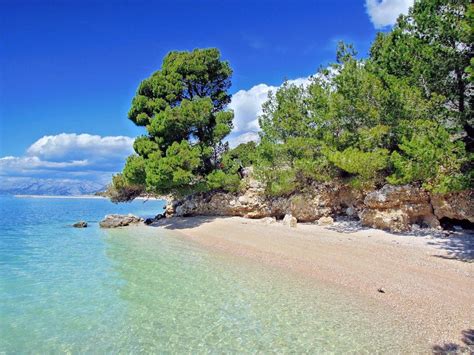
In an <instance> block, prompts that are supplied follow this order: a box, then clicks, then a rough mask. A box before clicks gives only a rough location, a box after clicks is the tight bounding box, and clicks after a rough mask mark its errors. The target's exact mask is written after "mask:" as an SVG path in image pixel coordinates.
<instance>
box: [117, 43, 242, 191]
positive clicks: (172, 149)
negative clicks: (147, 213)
mask: <svg viewBox="0 0 474 355" xmlns="http://www.w3.org/2000/svg"><path fill="white" fill-rule="evenodd" d="M231 75H232V69H231V68H230V65H229V63H228V62H226V61H222V60H221V58H220V52H219V50H217V49H215V48H211V49H196V50H193V51H191V52H170V53H169V54H168V55H167V56H166V57H165V58H164V60H163V63H162V66H161V69H160V70H158V71H156V72H155V73H153V74H152V75H151V76H150V77H149V78H147V79H145V80H143V81H142V82H141V83H140V85H139V87H138V90H137V93H136V95H135V97H134V98H133V100H132V105H131V108H130V111H129V114H128V117H129V119H130V120H132V121H133V122H134V123H135V124H136V125H138V126H144V127H145V128H146V131H147V134H146V135H143V136H140V137H138V138H137V139H136V140H135V143H134V150H135V152H136V155H133V156H131V157H129V158H128V159H127V162H126V165H125V168H124V170H123V174H122V175H123V176H122V179H123V181H124V184H125V186H129V187H134V189H136V187H138V186H139V187H141V190H142V191H148V192H152V193H156V194H170V193H171V194H183V193H187V192H189V191H193V190H199V189H206V188H207V178H208V176H209V175H210V174H211V173H212V172H213V171H214V170H216V169H218V167H219V164H220V159H221V155H222V153H223V152H224V151H225V150H226V149H227V147H226V145H225V144H223V143H222V140H223V138H224V137H225V136H227V135H228V134H229V133H230V131H231V129H232V119H233V112H232V111H230V110H227V109H226V107H227V104H228V103H229V102H230V95H229V93H228V89H229V87H230V85H231V81H230V78H231ZM213 186H215V181H214V183H213Z"/></svg>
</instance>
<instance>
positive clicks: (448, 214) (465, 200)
mask: <svg viewBox="0 0 474 355" xmlns="http://www.w3.org/2000/svg"><path fill="white" fill-rule="evenodd" d="M431 204H432V205H433V211H434V214H435V216H436V217H437V218H438V219H441V218H449V219H453V220H458V221H469V222H471V223H474V190H465V191H460V192H453V193H450V194H445V195H438V194H432V195H431Z"/></svg>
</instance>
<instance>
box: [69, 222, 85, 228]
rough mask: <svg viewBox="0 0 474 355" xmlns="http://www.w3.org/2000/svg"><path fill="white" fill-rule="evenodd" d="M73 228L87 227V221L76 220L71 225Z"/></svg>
mask: <svg viewBox="0 0 474 355" xmlns="http://www.w3.org/2000/svg"><path fill="white" fill-rule="evenodd" d="M72 226H73V227H74V228H87V222H86V221H79V222H76V223H74V224H73V225H72Z"/></svg>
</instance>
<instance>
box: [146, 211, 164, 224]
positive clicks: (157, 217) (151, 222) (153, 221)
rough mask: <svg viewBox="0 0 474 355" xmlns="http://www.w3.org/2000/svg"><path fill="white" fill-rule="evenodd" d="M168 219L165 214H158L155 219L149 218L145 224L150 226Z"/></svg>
mask: <svg viewBox="0 0 474 355" xmlns="http://www.w3.org/2000/svg"><path fill="white" fill-rule="evenodd" d="M163 218H166V216H165V214H164V213H158V214H157V215H156V216H155V217H153V218H147V219H145V221H144V223H145V224H146V225H147V226H148V225H150V224H153V223H155V222H158V221H159V220H160V219H163Z"/></svg>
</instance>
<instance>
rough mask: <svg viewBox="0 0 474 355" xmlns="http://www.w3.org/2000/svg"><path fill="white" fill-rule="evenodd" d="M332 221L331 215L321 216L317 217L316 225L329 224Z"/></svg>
mask: <svg viewBox="0 0 474 355" xmlns="http://www.w3.org/2000/svg"><path fill="white" fill-rule="evenodd" d="M333 223H334V219H333V218H332V217H321V218H320V219H318V225H320V226H329V225H331V224H333Z"/></svg>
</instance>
